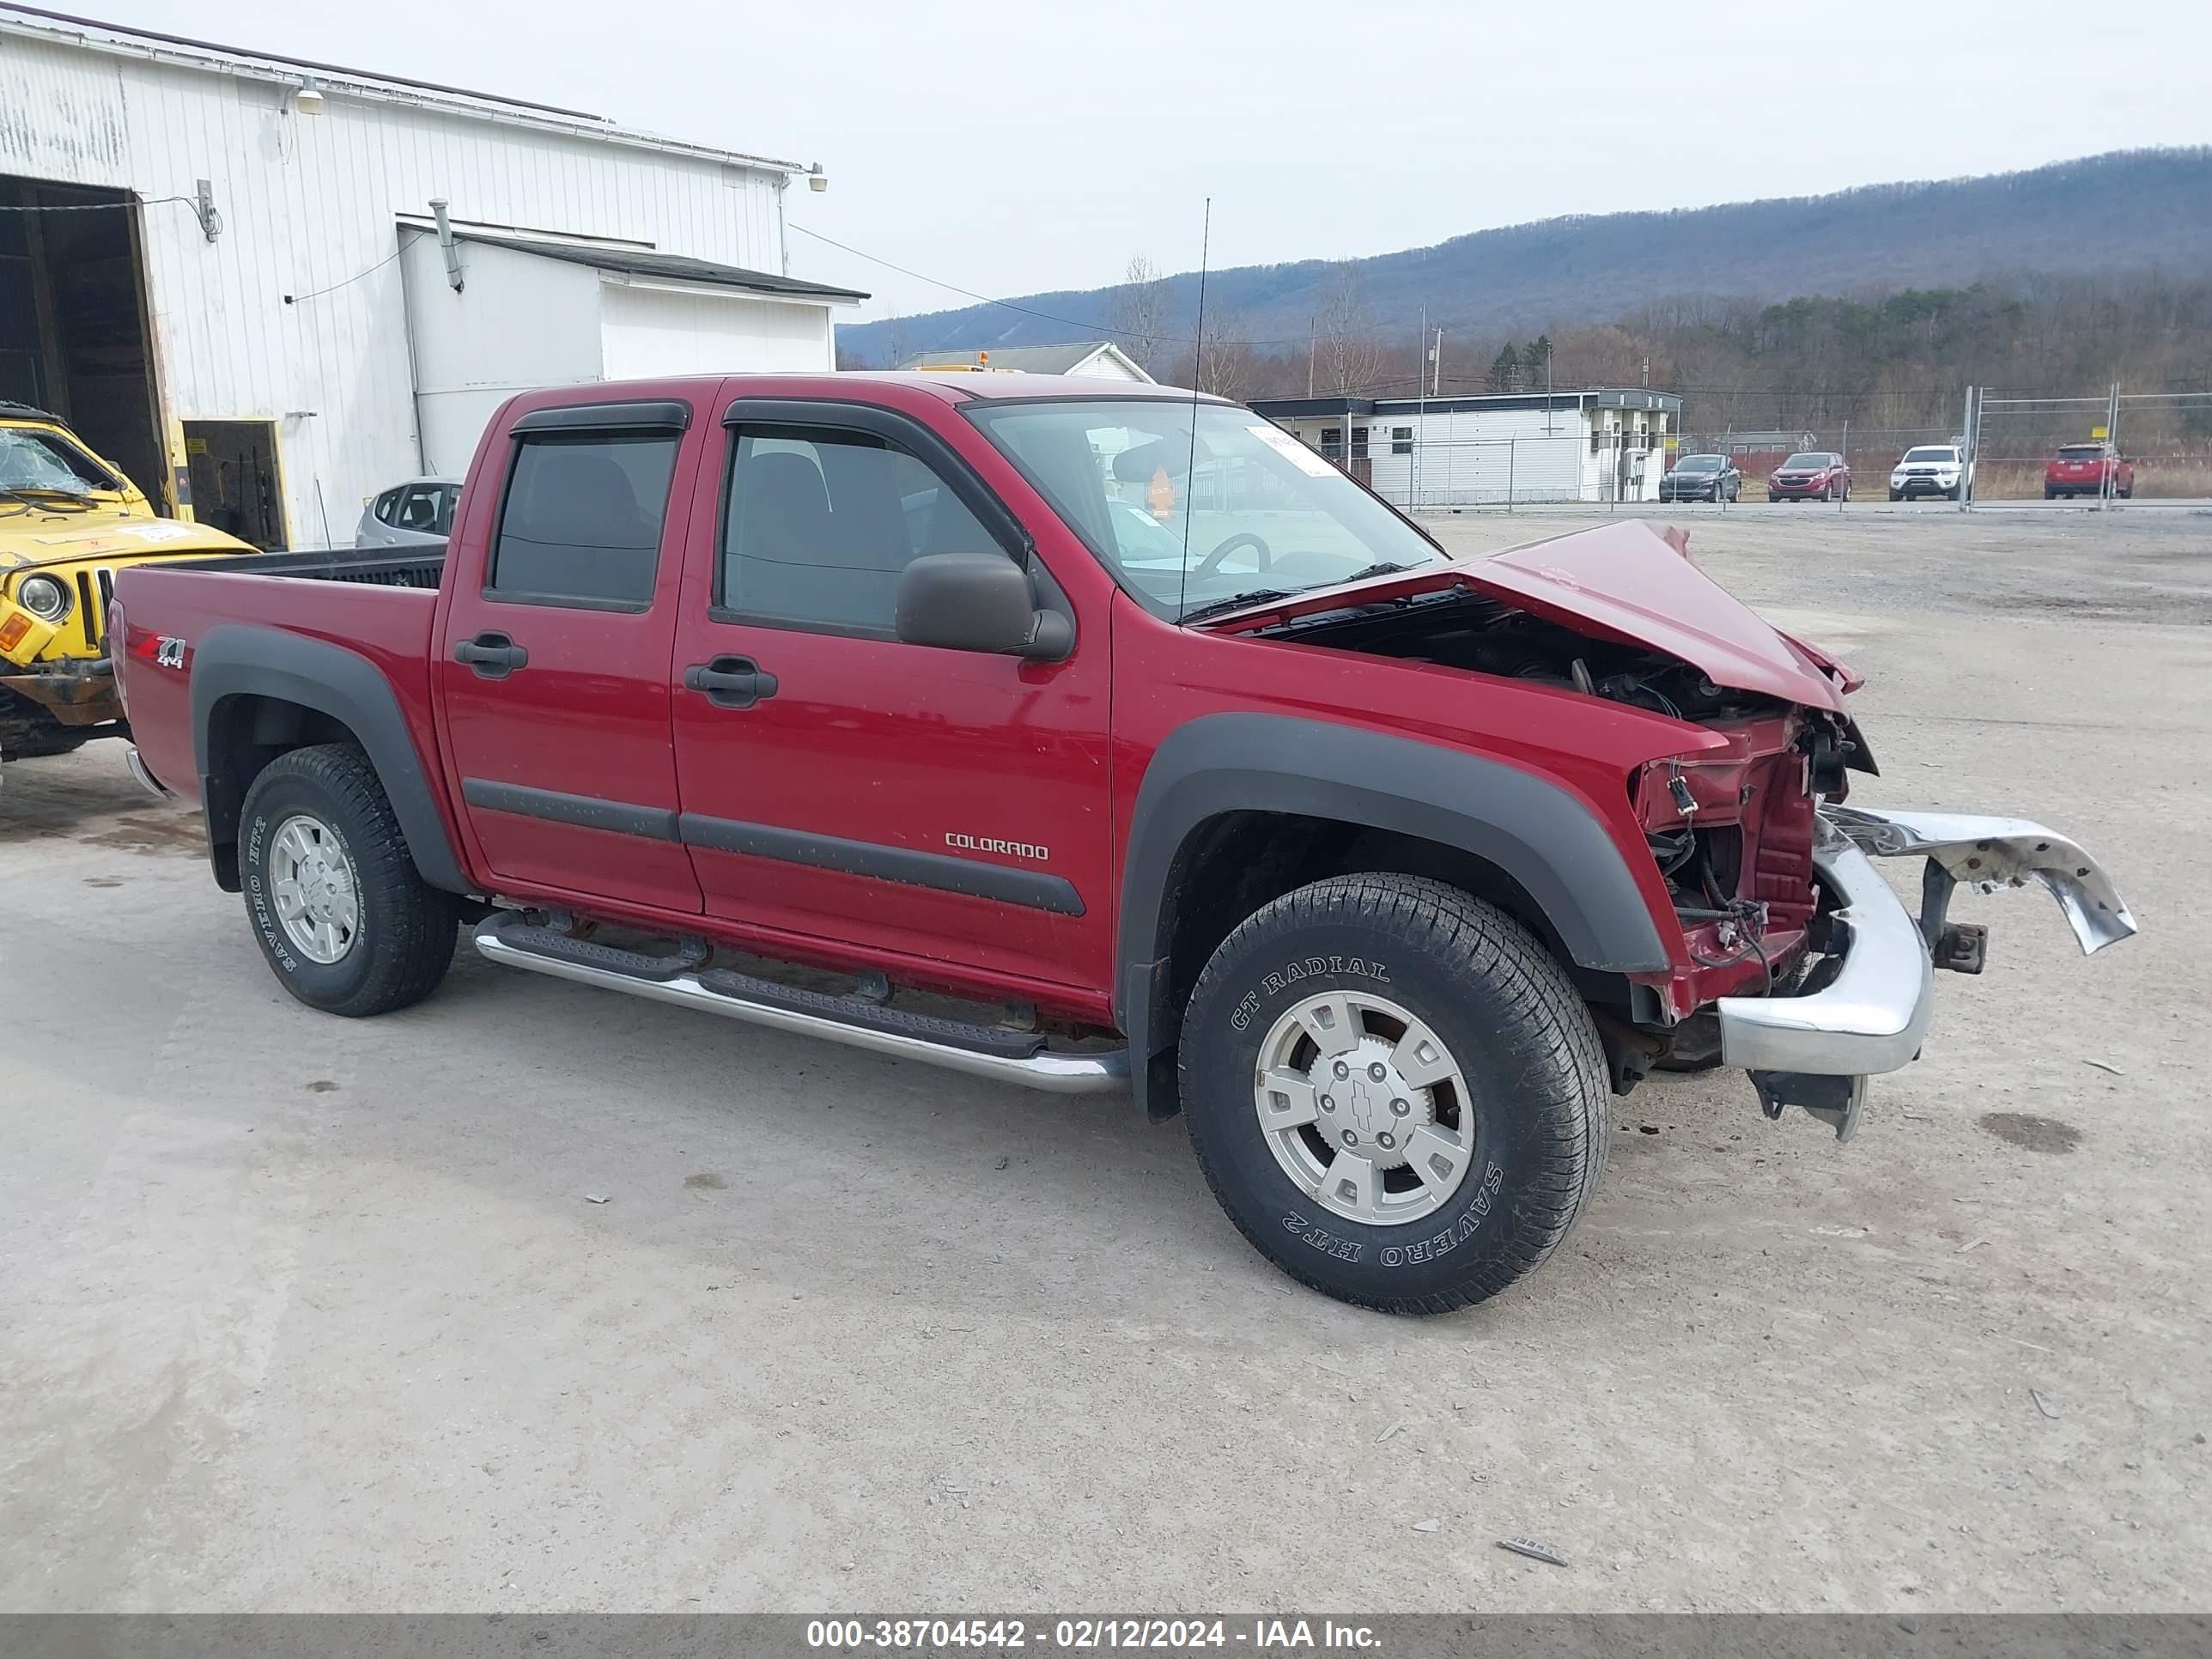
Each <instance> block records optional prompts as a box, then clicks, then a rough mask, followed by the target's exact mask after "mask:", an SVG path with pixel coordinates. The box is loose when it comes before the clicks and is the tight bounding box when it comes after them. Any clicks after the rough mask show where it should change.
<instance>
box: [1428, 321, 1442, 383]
mask: <svg viewBox="0 0 2212 1659" xmlns="http://www.w3.org/2000/svg"><path fill="white" fill-rule="evenodd" d="M1443 386H1444V331H1443V326H1442V325H1438V326H1437V347H1436V349H1435V350H1434V351H1431V353H1430V354H1429V396H1431V398H1440V397H1442V396H1443Z"/></svg>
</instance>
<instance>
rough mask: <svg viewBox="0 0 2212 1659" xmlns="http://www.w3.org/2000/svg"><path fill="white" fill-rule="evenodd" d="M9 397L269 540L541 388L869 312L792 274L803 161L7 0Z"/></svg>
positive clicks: (168, 498) (826, 341)
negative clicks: (786, 200)
mask: <svg viewBox="0 0 2212 1659" xmlns="http://www.w3.org/2000/svg"><path fill="white" fill-rule="evenodd" d="M0 112H5V114H4V118H0V398H12V399H15V400H17V401H20V402H23V403H29V404H37V405H40V406H41V407H45V408H47V409H51V410H54V411H55V412H57V413H58V414H60V415H62V416H64V417H65V418H67V419H68V420H70V422H72V423H73V424H74V425H75V426H76V428H78V429H79V430H80V431H81V432H82V434H83V435H84V436H85V439H86V441H88V442H89V443H90V444H91V445H92V446H93V447H94V448H95V449H98V450H100V452H102V453H105V454H106V455H107V456H108V458H109V459H112V460H113V461H114V462H116V463H117V465H119V466H121V467H122V468H123V469H124V470H125V471H127V472H128V473H130V475H131V477H132V478H133V479H134V481H136V482H137V483H138V484H139V485H140V486H141V487H142V488H143V489H145V490H146V491H147V493H148V494H149V495H152V496H154V497H155V499H156V500H157V501H159V502H161V505H162V507H163V510H165V511H167V512H171V513H179V514H191V515H192V516H196V517H197V518H199V519H201V520H205V521H209V522H212V523H216V524H217V525H219V526H221V527H222V528H224V529H227V530H231V531H233V532H234V533H236V534H239V535H241V536H244V537H245V538H246V539H247V540H249V541H252V542H254V543H255V544H258V545H261V546H264V547H279V546H289V547H313V546H320V545H324V544H327V543H328V542H330V541H331V540H333V539H335V540H339V541H343V540H344V539H346V538H347V537H348V536H349V533H350V531H351V527H352V526H353V523H354V520H355V519H356V516H357V515H358V513H359V512H360V510H361V502H362V499H363V498H364V497H365V496H367V495H370V494H372V493H373V492H374V491H376V490H379V489H383V488H384V487H386V486H387V485H389V484H391V483H393V482H394V481H396V480H398V479H400V478H404V477H408V476H410V475H412V474H415V473H420V472H433V473H436V472H446V473H459V472H460V471H463V470H465V468H466V466H467V465H468V461H469V458H470V454H471V452H472V450H473V449H474V447H475V444H476V441H477V436H478V435H479V434H480V433H481V432H482V430H483V423H484V421H485V418H486V417H487V416H489V414H490V412H491V410H493V409H495V408H496V407H497V406H498V404H499V403H500V402H501V400H502V399H503V398H506V397H507V395H508V394H509V393H510V392H513V391H516V390H518V389H520V388H522V387H526V386H545V385H569V384H575V383H577V382H580V381H589V380H603V379H616V378H627V377H632V376H638V375H648V374H670V373H679V372H680V373H687V374H696V373H708V372H714V371H717V370H732V371H737V370H748V369H786V370H788V369H817V368H818V369H824V370H826V369H829V368H833V367H834V366H835V362H836V354H835V347H834V341H833V333H834V331H833V328H832V323H831V319H832V317H833V315H834V313H835V312H836V309H837V308H838V307H845V306H850V305H853V304H855V303H857V302H858V301H860V300H862V299H864V298H866V295H860V294H857V293H854V292H853V291H852V290H850V289H838V288H830V287H825V286H823V285H822V284H819V283H808V282H804V281H799V280H796V279H793V277H792V276H790V274H789V270H788V264H787V255H786V247H785V238H784V223H783V197H784V192H785V191H786V190H787V188H788V187H789V186H790V185H791V183H792V181H793V179H796V178H809V177H810V173H809V170H808V169H806V168H805V167H802V166H800V165H799V163H797V162H793V161H776V160H774V159H772V158H769V157H766V156H760V155H741V154H737V153H733V152H730V151H725V150H718V149H708V148H706V147H704V146H702V145H697V144H690V143H682V142H679V141H677V140H673V139H668V138H660V137H653V136H652V135H649V134H647V133H642V132H637V131H629V130H627V129H624V128H621V127H617V126H615V125H611V123H608V122H606V121H604V120H601V119H599V118H597V117H594V116H591V115H586V114H583V113H580V112H574V111H568V110H560V109H554V108H551V107H549V106H543V105H538V104H532V103H526V102H523V101H520V100H513V99H507V98H501V97H495V96H492V95H490V94H483V93H474V92H467V91H464V90H460V89H459V88H450V87H442V86H434V85H430V84H427V83H424V82H415V81H409V80H405V79H403V78H400V77H398V76H381V75H376V74H371V73H368V72H365V71H362V70H348V69H341V68H338V67H337V66H334V65H331V64H313V63H307V62H303V61H300V60H296V59H289V58H283V57H279V56H276V55H274V54H270V53H263V52H250V51H245V50H241V49H238V48H233V47H227V46H214V45H210V44H208V43H205V42H199V41H193V40H185V39H183V38H181V37H178V36H173V35H165V34H158V33H150V32H148V31H143V30H136V29H128V28H124V27H118V26H112V25H107V24H98V23H92V22H88V21H83V20H77V19H71V18H68V17H64V16H62V15H58V14H56V13H52V12H49V11H45V10H43V9H34V8H29V7H23V6H18V5H15V4H11V3H5V0H0ZM811 182H815V183H816V184H817V187H818V185H819V183H820V182H821V175H820V173H819V170H818V169H815V170H814V171H813V173H811ZM441 213H442V216H443V227H442V228H441V222H440V216H441Z"/></svg>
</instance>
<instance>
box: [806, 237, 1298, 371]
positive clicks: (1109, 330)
mask: <svg viewBox="0 0 2212 1659" xmlns="http://www.w3.org/2000/svg"><path fill="white" fill-rule="evenodd" d="M790 228H791V229H793V230H795V231H797V232H798V233H799V234H800V235H801V236H811V237H812V238H813V239H814V240H816V241H817V242H827V243H828V244H829V246H831V247H834V248H837V249H840V250H842V252H847V253H849V254H851V255H852V256H853V257H854V258H856V259H866V261H867V262H868V263H869V264H872V265H881V266H882V267H883V268H884V270H896V272H898V274H899V275H900V276H911V277H913V278H914V279H915V281H916V282H917V283H929V284H930V285H931V286H933V287H935V288H941V289H945V291H946V292H947V293H950V294H958V295H963V296H965V297H966V298H968V299H970V300H975V301H980V302H981V303H982V304H984V305H987V306H997V307H1000V309H1002V310H1006V311H1018V312H1019V313H1021V314H1022V315H1023V316H1024V317H1035V318H1036V319H1039V320H1041V321H1043V322H1048V323H1058V324H1060V325H1061V326H1062V327H1064V328H1079V329H1085V330H1087V331H1090V332H1091V333H1094V334H1118V335H1120V336H1121V337H1122V338H1124V339H1127V340H1158V339H1160V338H1161V336H1158V335H1154V334H1144V333H1140V332H1139V331H1137V330H1135V329H1131V328H1115V327H1112V326H1111V325H1108V324H1105V323H1082V322H1078V321H1077V320H1076V319H1074V318H1073V317H1056V316H1054V314H1053V313H1051V312H1049V311H1039V310H1037V309H1036V307H1033V306H1024V305H1016V304H1015V303H1014V302H1013V301H1012V300H994V299H993V298H992V297H991V296H990V295H987V294H978V293H977V292H976V291H975V289H972V288H963V287H961V286H960V284H959V283H948V282H946V281H945V279H944V278H943V277H941V276H927V275H926V274H924V273H923V272H921V271H919V270H909V269H908V267H907V266H905V265H902V264H896V263H895V262H894V261H892V260H890V259H884V258H878V256H877V255H875V254H872V253H864V252H861V251H860V249H859V248H856V247H854V246H851V245H850V244H848V243H845V242H841V241H839V240H836V238H835V237H834V236H824V235H823V234H822V233H821V232H820V231H818V230H809V229H807V228H806V227H805V225H800V224H794V225H792V226H791V227H790ZM1160 280H1162V281H1163V282H1164V281H1166V280H1167V279H1166V278H1164V277H1163V278H1161V279H1160ZM879 320H884V319H879ZM1304 342H1305V336H1304V335H1303V334H1301V335H1297V336H1296V337H1291V336H1285V337H1283V338H1282V339H1279V340H1209V341H1207V342H1206V343H1207V344H1208V345H1212V346H1281V345H1302V344H1304Z"/></svg>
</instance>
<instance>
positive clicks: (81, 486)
mask: <svg viewBox="0 0 2212 1659" xmlns="http://www.w3.org/2000/svg"><path fill="white" fill-rule="evenodd" d="M121 488H122V485H121V484H120V483H118V482H117V481H116V480H115V479H113V478H112V477H109V476H108V475H107V474H106V472H104V471H101V470H100V468H99V467H97V466H95V465H93V462H92V458H91V457H90V456H88V455H87V454H86V453H84V452H83V451H82V450H81V449H79V448H78V447H76V445H75V444H73V443H71V442H70V441H68V440H67V439H66V438H63V437H60V436H58V435H56V434H54V433H52V432H40V431H35V430H33V429H31V428H27V427H8V426H0V489H33V490H44V491H47V492H51V493H55V494H59V495H88V494H89V493H90V492H92V491H93V490H95V489H121Z"/></svg>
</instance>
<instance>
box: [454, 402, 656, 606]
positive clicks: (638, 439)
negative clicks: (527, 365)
mask: <svg viewBox="0 0 2212 1659" xmlns="http://www.w3.org/2000/svg"><path fill="white" fill-rule="evenodd" d="M680 441H681V440H680V438H679V437H678V435H676V434H674V433H662V432H654V433H650V434H636V435H631V434H627V433H625V434H611V433H591V434H587V435H568V434H565V433H556V434H549V435H545V436H544V437H539V436H537V435H530V436H527V437H525V438H523V439H522V440H521V441H519V442H518V443H517V444H516V445H515V449H514V465H513V470H512V471H510V472H509V473H508V475H507V497H506V500H505V501H504V503H503V504H502V506H501V513H500V522H499V533H498V536H497V538H496V539H495V541H494V543H493V544H492V559H491V574H490V580H489V582H488V583H487V584H486V586H485V588H484V592H486V593H487V594H488V595H489V596H491V597H493V598H495V599H514V600H520V601H523V602H525V603H531V604H538V605H574V606H578V607H580V608H584V609H593V608H597V609H604V610H634V611H642V610H644V609H646V608H647V606H648V605H651V603H652V601H653V578H654V575H655V573H656V572H657V570H658V569H659V562H660V529H661V524H662V521H663V520H664V519H665V517H666V515H667V511H668V483H669V479H670V477H671V475H672V474H673V472H674V471H675V468H676V447H677V445H678V443H679V442H680Z"/></svg>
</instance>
